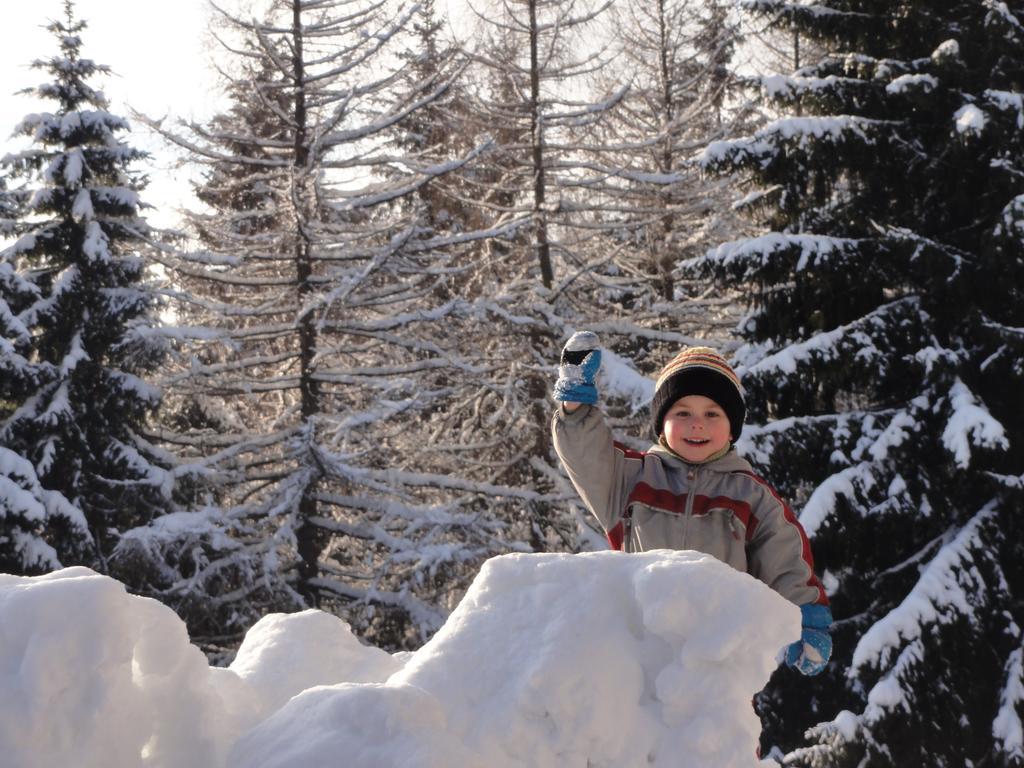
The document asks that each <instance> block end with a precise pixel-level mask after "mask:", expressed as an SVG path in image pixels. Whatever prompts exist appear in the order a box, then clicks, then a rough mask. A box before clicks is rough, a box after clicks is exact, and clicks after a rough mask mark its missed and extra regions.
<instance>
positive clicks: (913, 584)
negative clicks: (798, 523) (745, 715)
mask: <svg viewBox="0 0 1024 768" xmlns="http://www.w3.org/2000/svg"><path fill="white" fill-rule="evenodd" d="M744 4H745V5H746V6H747V7H748V8H750V9H751V10H753V11H755V12H757V13H758V14H761V15H763V16H764V17H766V18H774V19H776V20H777V21H779V22H782V23H784V24H786V25H788V26H789V27H790V28H791V29H795V30H797V31H799V33H800V35H801V37H802V38H803V37H805V36H806V37H810V38H813V39H816V40H817V41H818V42H819V43H820V44H821V45H822V46H823V47H824V49H825V50H826V51H828V54H827V55H825V56H824V57H823V58H821V59H820V60H819V61H817V62H816V63H814V64H813V65H809V66H805V67H803V68H801V69H800V70H798V71H796V72H793V73H792V74H790V75H775V76H770V77H765V78H763V80H762V85H763V91H764V94H765V97H766V98H770V99H772V100H773V101H774V102H775V103H777V104H780V105H782V107H783V108H787V109H789V110H791V112H795V113H797V114H802V115H803V117H792V116H789V117H782V118H780V119H778V120H776V121H773V122H771V123H769V124H768V125H766V126H765V127H764V128H762V129H761V130H759V131H758V132H757V133H756V134H754V135H753V136H749V137H746V138H743V139H738V140H732V141H725V142H721V143H716V144H712V145H710V146H709V147H708V148H707V150H706V151H705V153H704V156H703V160H704V164H705V166H706V167H708V168H710V169H718V170H722V169H727V170H736V169H742V170H744V171H745V172H746V173H747V174H748V178H749V181H750V183H751V185H752V186H753V187H754V190H753V192H752V196H756V197H757V199H758V200H759V202H760V205H761V210H763V212H764V222H765V224H766V225H767V229H768V230H769V231H767V232H766V233H765V234H763V235H761V236H759V237H755V238H750V239H744V240H738V241H734V242H728V243H725V244H723V245H721V246H719V247H718V248H716V249H713V250H711V251H709V253H708V254H707V255H706V256H704V257H701V258H699V259H696V260H692V261H690V262H688V263H687V264H686V265H685V266H686V267H687V269H689V270H690V271H692V272H695V273H698V274H712V275H714V276H715V277H717V278H718V279H719V280H720V281H722V282H725V283H730V282H732V283H735V282H737V281H738V282H749V283H750V284H752V285H753V286H755V287H756V289H757V290H756V293H755V294H754V305H753V310H752V311H751V313H750V314H749V316H748V317H747V318H746V319H745V321H744V322H743V324H742V333H743V336H744V338H745V340H746V342H747V344H746V345H745V346H744V347H743V348H742V349H741V350H740V352H739V353H738V355H737V359H738V362H739V363H740V364H741V365H740V369H739V370H740V372H741V374H742V377H743V381H744V384H745V385H746V387H747V389H748V393H749V396H748V401H749V403H750V415H751V420H752V421H754V422H755V423H760V424H761V426H759V427H757V428H754V429H750V430H749V431H745V433H744V441H745V443H744V446H742V447H743V448H745V450H746V452H747V453H748V455H750V456H752V457H753V458H754V459H755V461H756V462H757V463H759V464H760V465H761V467H762V468H763V471H764V472H765V473H766V474H767V475H768V477H770V478H771V479H772V480H773V481H774V482H775V483H777V484H778V485H779V486H780V490H782V491H783V492H784V493H785V494H786V495H787V496H789V497H790V499H791V500H793V501H794V502H797V504H796V506H798V507H801V506H802V513H801V520H802V522H803V523H804V526H805V527H806V528H807V529H808V532H809V533H810V534H811V535H812V537H813V544H814V550H815V555H816V559H817V563H818V566H819V569H820V570H821V571H822V572H823V574H824V580H825V583H826V585H827V588H828V590H829V592H830V595H831V600H832V605H833V611H834V614H835V616H836V618H837V623H836V627H835V643H836V655H835V659H834V661H833V663H832V664H831V665H830V667H829V669H828V670H827V671H826V673H825V674H824V675H823V676H822V677H820V678H814V679H802V678H799V676H798V675H795V674H794V673H792V672H791V671H789V670H780V672H779V673H778V674H777V675H776V677H775V678H773V681H772V683H771V684H770V686H769V688H768V689H767V692H766V694H765V695H764V696H763V697H761V699H760V709H761V710H762V713H763V714H764V716H765V718H766V727H767V730H766V741H765V745H764V746H765V747H766V748H767V747H769V746H771V745H776V746H780V747H781V748H783V749H784V750H785V751H789V754H788V756H787V762H786V764H787V765H790V764H792V765H812V766H892V765H922V766H924V765H927V766H950V767H952V766H958V767H959V766H966V765H992V766H1009V765H1021V764H1022V763H1024V744H1022V737H1021V714H1022V712H1024V680H1022V669H1024V668H1022V663H1021V658H1022V651H1021V648H1022V634H1021V627H1022V626H1024V610H1022V608H1021V597H1022V595H1024V570H1022V567H1021V563H1022V562H1024V551H1022V544H1021V542H1022V540H1024V539H1022V537H1021V524H1020V512H1021V509H1022V503H1021V501H1022V500H1021V493H1020V491H1021V488H1022V486H1024V480H1022V478H1024V443H1022V442H1021V440H1020V436H1021V435H1024V418H1022V411H1021V408H1020V393H1021V392H1022V391H1024V364H1022V362H1021V361H1022V360H1024V357H1022V353H1024V348H1022V342H1024V330H1022V329H1024V302H1022V297H1024V130H1022V126H1024V86H1022V84H1024V4H1022V3H1020V2H994V1H986V2H978V3H962V2H949V1H943V2H934V1H933V2H911V1H909V0H902V1H901V2H882V1H878V0H854V1H847V0H844V1H842V2H838V1H836V2H819V3H816V4H814V5H806V4H800V3H787V2H780V1H779V0H748V1H747V2H745V3H744ZM819 721H825V722H823V723H820V724H819V725H816V726H815V724H816V723H819ZM810 726H815V727H814V728H813V729H812V730H811V732H810V734H809V738H810V739H811V741H812V742H813V743H811V744H809V745H808V744H806V743H803V745H801V744H802V743H801V741H800V737H801V734H802V733H803V732H804V730H805V729H806V728H808V727H810Z"/></svg>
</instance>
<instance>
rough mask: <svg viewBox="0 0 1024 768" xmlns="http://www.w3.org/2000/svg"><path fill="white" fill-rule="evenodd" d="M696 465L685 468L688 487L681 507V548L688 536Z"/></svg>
mask: <svg viewBox="0 0 1024 768" xmlns="http://www.w3.org/2000/svg"><path fill="white" fill-rule="evenodd" d="M696 479H697V467H690V468H689V469H687V470H686V482H687V483H688V484H689V487H688V488H687V489H686V505H685V506H684V507H683V543H682V547H681V549H686V548H687V547H686V542H687V540H688V539H689V538H690V520H691V518H692V517H693V497H694V489H695V488H696V487H697V483H696Z"/></svg>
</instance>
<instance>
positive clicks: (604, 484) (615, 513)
mask: <svg viewBox="0 0 1024 768" xmlns="http://www.w3.org/2000/svg"><path fill="white" fill-rule="evenodd" d="M551 434H552V439H553V440H554V444H555V452H556V453H557V454H558V458H559V459H561V461H562V465H563V466H564V467H565V469H566V471H567V472H568V474H569V479H570V480H572V484H573V485H574V486H576V490H577V491H578V492H579V494H580V498H582V499H583V503H584V504H586V505H587V508H588V509H589V510H590V511H591V512H592V513H593V514H594V516H595V517H596V518H597V519H598V521H599V522H600V523H601V526H602V527H603V528H604V530H605V533H607V534H608V538H609V541H610V542H611V544H612V546H613V547H615V548H621V545H622V538H621V534H622V522H623V514H624V513H625V509H626V502H627V500H628V498H629V493H630V491H631V490H632V488H633V486H634V485H635V484H636V480H637V478H638V477H639V476H640V473H641V472H642V470H643V462H644V455H643V454H642V453H639V452H637V451H631V450H628V449H625V448H623V447H622V446H620V445H618V444H617V443H616V442H615V440H614V439H613V437H612V431H611V429H610V428H609V427H608V424H607V422H606V421H605V418H604V414H603V413H601V410H600V409H599V408H597V407H595V406H591V405H582V406H580V407H579V408H578V409H576V410H575V411H573V412H572V413H567V412H565V410H564V409H563V408H562V406H559V407H558V409H557V410H556V411H555V414H554V416H553V417H552V419H551ZM616 529H618V530H616ZM616 536H618V538H617V539H616Z"/></svg>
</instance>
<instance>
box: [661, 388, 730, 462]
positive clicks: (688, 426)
mask: <svg viewBox="0 0 1024 768" xmlns="http://www.w3.org/2000/svg"><path fill="white" fill-rule="evenodd" d="M663 434H664V435H665V442H666V443H668V447H669V448H671V449H672V450H673V451H675V452H676V453H678V454H679V455H680V456H682V457H683V458H684V459H686V460H687V461H690V462H694V463H697V462H700V461H704V460H705V459H707V458H708V457H709V456H712V455H714V454H715V453H718V451H720V450H722V449H723V448H724V447H725V446H727V445H728V444H729V440H730V439H731V436H730V434H729V418H728V417H727V416H726V415H725V411H724V410H723V409H722V407H721V406H720V405H719V404H718V403H716V402H715V401H714V400H712V399H711V398H709V397H704V396H703V395H686V396H685V397H681V398H679V399H678V400H676V401H675V402H674V403H673V404H672V407H671V408H669V409H668V413H666V414H665V424H664V430H663Z"/></svg>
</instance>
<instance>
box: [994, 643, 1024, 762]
mask: <svg viewBox="0 0 1024 768" xmlns="http://www.w3.org/2000/svg"><path fill="white" fill-rule="evenodd" d="M1005 669H1006V683H1005V685H1004V686H1003V690H1002V692H1001V693H1000V694H999V713H998V714H997V715H996V719H995V720H994V721H993V722H992V735H993V736H994V737H995V739H996V742H997V743H998V744H999V748H1000V751H1001V752H1002V753H1003V754H1004V755H1005V756H1006V758H1007V764H1010V763H1011V762H1019V761H1022V760H1024V727H1022V726H1021V722H1020V716H1019V715H1018V714H1017V711H1018V710H1019V709H1020V708H1021V707H1022V705H1024V648H1020V647H1017V648H1014V649H1013V651H1012V652H1011V653H1010V657H1009V658H1008V659H1007V660H1006V667H1005Z"/></svg>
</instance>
